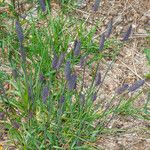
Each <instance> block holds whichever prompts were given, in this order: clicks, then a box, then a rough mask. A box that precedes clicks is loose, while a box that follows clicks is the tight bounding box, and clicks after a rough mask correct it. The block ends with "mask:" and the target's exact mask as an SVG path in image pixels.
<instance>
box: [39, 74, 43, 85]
mask: <svg viewBox="0 0 150 150" xmlns="http://www.w3.org/2000/svg"><path fill="white" fill-rule="evenodd" d="M39 80H40V82H41V83H43V82H44V75H43V73H40V76H39Z"/></svg>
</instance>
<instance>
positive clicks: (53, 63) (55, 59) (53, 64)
mask: <svg viewBox="0 0 150 150" xmlns="http://www.w3.org/2000/svg"><path fill="white" fill-rule="evenodd" d="M57 62H58V57H57V55H56V54H54V58H53V60H52V68H53V69H56V66H57Z"/></svg>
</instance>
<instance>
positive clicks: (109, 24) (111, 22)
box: [105, 19, 113, 38]
mask: <svg viewBox="0 0 150 150" xmlns="http://www.w3.org/2000/svg"><path fill="white" fill-rule="evenodd" d="M112 24H113V20H112V19H111V20H110V21H109V23H108V25H107V31H106V32H105V37H106V38H109V36H110V34H111V32H112Z"/></svg>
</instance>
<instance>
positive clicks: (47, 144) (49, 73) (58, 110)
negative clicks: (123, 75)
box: [0, 1, 144, 150]
mask: <svg viewBox="0 0 150 150" xmlns="http://www.w3.org/2000/svg"><path fill="white" fill-rule="evenodd" d="M66 2H68V1H62V3H66ZM38 4H39V6H40V11H39V12H38V13H39V14H38V15H39V17H38V18H36V19H34V18H32V19H31V20H27V21H26V23H25V24H24V23H22V22H23V19H21V17H19V16H18V17H16V18H14V19H13V21H12V23H13V25H14V26H13V27H12V28H9V35H10V36H8V37H6V43H7V49H8V55H7V56H6V58H7V60H8V61H9V65H8V66H9V69H10V71H11V74H9V75H5V74H4V73H1V74H0V75H1V76H2V77H3V78H2V79H1V80H0V92H1V100H0V111H1V112H2V113H3V114H4V116H5V119H4V121H3V122H2V123H3V125H5V128H6V129H7V131H8V135H9V138H10V139H11V143H13V145H14V146H15V147H16V148H18V149H43V150H44V149H90V147H91V148H92V146H91V145H92V144H91V143H92V142H94V141H95V140H96V136H97V135H98V134H99V133H101V132H102V130H103V129H104V128H106V127H107V124H108V122H109V121H111V120H112V119H113V116H114V115H115V114H116V112H118V110H119V109H120V108H121V107H122V108H123V107H124V108H125V109H126V105H125V106H123V105H122V106H120V104H121V102H122V99H120V98H119V97H120V95H119V94H124V92H127V91H128V92H131V90H130V89H132V91H133V89H138V88H140V86H142V85H143V84H144V81H139V82H140V84H138V85H137V84H136V83H135V84H136V85H135V84H133V85H134V88H133V87H132V86H133V85H131V86H129V88H128V86H126V87H127V88H121V91H119V92H117V93H116V95H115V96H114V97H113V98H112V100H111V101H110V102H108V107H107V108H106V109H103V106H101V105H100V106H97V105H96V104H95V103H96V100H97V99H98V92H99V89H100V87H101V86H102V84H103V81H104V79H105V77H106V75H107V73H108V71H109V70H110V66H109V67H108V69H107V71H106V73H105V75H104V77H102V76H101V73H100V71H99V64H100V61H101V59H102V58H103V57H105V55H106V57H107V55H109V54H107V53H106V54H105V53H104V52H103V50H104V49H105V47H107V46H108V47H109V46H110V43H111V41H109V40H108V38H109V36H110V33H111V31H112V20H111V21H110V22H109V25H108V30H107V32H106V33H103V34H102V35H101V38H100V42H99V43H96V42H93V41H92V38H93V35H94V34H95V31H96V29H95V27H93V28H92V29H91V31H90V32H88V33H86V32H87V30H86V29H85V28H84V24H82V23H81V24H76V25H75V29H76V31H74V30H73V29H74V28H73V29H72V28H71V27H70V26H73V24H74V22H75V21H74V20H73V21H71V20H69V18H67V17H66V16H65V15H63V14H61V15H60V16H57V17H53V16H51V12H49V11H48V12H46V11H47V7H46V6H45V5H46V4H47V3H46V4H45V3H43V1H39V3H38ZM46 13H47V14H46ZM40 23H41V24H42V25H40ZM73 27H74V26H73ZM72 31H73V32H72ZM84 33H86V34H84ZM130 33H131V27H130V28H129V30H128V33H126V34H125V36H124V39H123V41H126V40H128V38H129V36H130ZM112 42H113V41H112ZM70 43H73V44H72V45H73V46H71V48H70V49H71V50H69V46H70ZM118 43H119V44H118V45H117V48H118V47H119V48H120V45H121V44H120V43H121V42H118ZM118 53H119V50H118V49H117V50H116V51H115V53H114V52H113V54H112V55H111V56H112V60H113V61H112V62H114V60H115V58H116V56H117V55H118ZM91 56H92V59H91ZM95 61H97V65H95V67H94V68H93V67H92V64H93V63H95ZM78 68H79V71H78ZM80 70H81V71H80ZM87 70H88V71H87ZM88 73H91V74H92V79H91V80H89V81H88V83H86V82H87V81H86V80H85V76H86V74H88ZM139 82H138V83H139ZM6 84H9V85H10V87H11V88H9V89H6V88H5V85H6ZM85 84H87V85H88V86H87V87H86V86H85ZM121 96H122V95H121ZM116 98H117V100H118V105H116V106H113V105H112V104H113V103H112V102H113V100H115V99H116ZM119 106H120V107H119ZM108 115H112V118H111V119H108V118H107V116H108ZM87 146H88V147H87Z"/></svg>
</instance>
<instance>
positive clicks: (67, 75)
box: [65, 61, 71, 81]
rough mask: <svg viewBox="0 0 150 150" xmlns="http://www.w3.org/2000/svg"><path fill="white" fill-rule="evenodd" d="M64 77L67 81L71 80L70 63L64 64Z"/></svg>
mask: <svg viewBox="0 0 150 150" xmlns="http://www.w3.org/2000/svg"><path fill="white" fill-rule="evenodd" d="M65 77H66V80H67V81H68V80H69V79H70V78H71V64H70V61H67V62H66V66H65Z"/></svg>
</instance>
